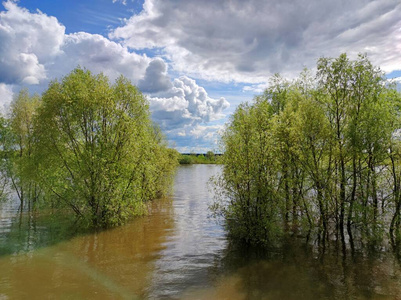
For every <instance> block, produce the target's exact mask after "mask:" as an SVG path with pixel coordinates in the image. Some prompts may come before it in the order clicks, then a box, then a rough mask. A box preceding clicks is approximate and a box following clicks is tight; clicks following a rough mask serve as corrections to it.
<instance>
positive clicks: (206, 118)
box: [149, 76, 230, 131]
mask: <svg viewBox="0 0 401 300" xmlns="http://www.w3.org/2000/svg"><path fill="white" fill-rule="evenodd" d="M149 100H150V104H151V106H150V107H151V110H152V112H153V116H154V118H155V119H156V120H157V121H158V122H159V123H160V124H161V126H162V128H163V129H165V130H167V131H171V130H174V129H177V128H181V127H183V126H184V125H187V126H188V125H190V126H195V125H197V124H199V123H208V122H210V121H214V120H218V119H221V118H223V117H224V115H223V110H224V109H226V108H228V107H229V106H230V104H229V103H228V101H227V100H226V99H224V98H220V99H213V98H211V97H209V96H208V94H207V92H206V91H205V89H204V88H203V87H200V86H199V85H198V84H197V83H196V82H195V80H193V79H190V78H188V77H186V76H182V77H180V78H176V79H174V81H173V82H172V83H171V88H170V89H169V90H166V91H165V92H163V93H162V94H161V93H158V96H157V97H150V98H149Z"/></svg>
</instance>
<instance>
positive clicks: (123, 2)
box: [113, 0, 127, 5]
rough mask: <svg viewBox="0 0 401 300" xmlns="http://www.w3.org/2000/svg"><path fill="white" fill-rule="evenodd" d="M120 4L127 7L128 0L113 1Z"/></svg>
mask: <svg viewBox="0 0 401 300" xmlns="http://www.w3.org/2000/svg"><path fill="white" fill-rule="evenodd" d="M116 2H120V3H121V4H123V5H127V0H113V3H116Z"/></svg>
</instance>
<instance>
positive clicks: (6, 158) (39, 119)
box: [0, 68, 178, 226]
mask: <svg viewBox="0 0 401 300" xmlns="http://www.w3.org/2000/svg"><path fill="white" fill-rule="evenodd" d="M0 138H1V139H0V149H1V152H0V153H1V155H2V157H1V160H0V162H1V165H0V167H1V170H0V171H1V172H0V174H1V175H2V177H1V181H2V185H1V186H3V187H5V186H6V184H7V183H8V182H9V183H10V184H11V186H12V187H13V188H14V190H15V192H16V193H17V195H18V197H19V199H20V203H21V209H22V208H23V207H28V208H29V209H32V208H34V207H36V208H38V207H41V206H51V207H57V208H63V207H68V208H70V209H71V210H72V211H73V212H74V213H75V214H76V215H77V216H78V217H79V219H80V220H82V221H84V222H85V223H86V224H89V225H95V226H113V225H118V224H121V223H123V222H125V221H126V220H127V219H129V218H130V217H132V216H135V215H138V214H143V213H145V212H146V206H145V203H146V201H149V200H151V199H154V198H157V197H161V196H163V195H164V194H166V193H167V192H168V191H169V187H170V185H171V183H172V180H173V174H174V170H175V166H176V165H177V164H178V163H177V154H178V153H177V151H175V150H172V149H168V148H167V146H166V145H167V143H166V142H165V139H164V137H163V135H162V133H161V131H160V129H159V128H158V127H157V126H156V125H155V124H154V123H153V122H152V121H151V119H150V111H149V104H148V102H147V100H146V98H145V97H144V96H143V95H142V94H141V92H140V91H139V90H138V89H137V88H136V87H135V86H133V85H132V84H131V83H130V82H129V81H128V80H127V79H126V78H124V77H123V76H121V77H119V78H118V79H117V80H116V81H115V83H114V84H111V83H110V82H109V79H108V78H107V77H106V76H104V75H102V74H99V75H94V74H92V73H91V72H89V71H87V70H83V69H80V68H77V69H75V70H74V71H72V72H71V73H70V74H68V75H67V76H65V77H64V78H62V79H61V80H60V81H57V80H56V81H52V82H51V83H50V85H49V87H48V89H47V90H46V91H45V92H44V93H43V95H42V96H39V95H34V96H30V95H29V93H28V91H27V90H22V91H21V92H20V93H19V94H18V96H17V97H16V98H15V99H14V102H13V103H12V105H11V114H10V116H9V117H7V118H4V117H2V118H0ZM2 191H3V192H4V191H5V189H4V188H3V189H2Z"/></svg>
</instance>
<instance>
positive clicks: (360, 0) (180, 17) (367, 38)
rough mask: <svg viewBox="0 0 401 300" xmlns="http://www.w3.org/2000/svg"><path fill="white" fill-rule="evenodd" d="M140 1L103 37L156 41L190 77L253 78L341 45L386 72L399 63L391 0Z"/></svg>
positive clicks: (138, 45) (400, 40) (399, 6)
mask: <svg viewBox="0 0 401 300" xmlns="http://www.w3.org/2000/svg"><path fill="white" fill-rule="evenodd" d="M143 7H144V10H143V11H142V12H141V13H140V14H137V15H134V16H133V17H132V18H130V19H129V20H127V22H126V24H125V25H124V26H122V27H120V28H117V29H116V30H114V31H113V32H112V33H110V38H113V39H120V40H122V41H123V43H124V44H125V45H127V46H129V47H131V48H132V49H146V48H160V49H163V51H164V54H165V55H166V57H167V58H168V59H170V60H171V61H172V66H173V68H174V69H175V70H176V71H178V72H184V73H186V74H190V75H192V76H196V77H198V78H204V79H209V80H212V79H213V80H219V81H226V82H227V81H231V80H234V81H238V82H248V83H261V82H266V81H267V77H268V76H269V75H271V74H273V73H275V72H280V73H283V74H284V75H287V76H295V75H297V74H298V72H300V71H301V70H302V69H303V68H304V67H305V66H306V67H314V66H315V63H316V59H317V58H319V57H320V56H338V55H339V54H340V53H342V52H348V53H349V54H350V55H351V56H352V55H356V54H357V53H359V52H362V53H367V54H368V55H369V57H370V58H371V59H372V60H373V62H374V63H375V64H377V65H380V66H382V68H383V69H384V70H385V71H386V72H390V71H392V70H397V69H401V59H400V58H399V53H400V51H401V29H400V28H401V19H400V17H399V16H400V15H401V3H400V1H399V0H373V1H372V0H353V1H331V0H300V1H282V0H270V1H264V0H251V1H245V2H244V1H240V0H223V1H203V2H202V3H200V2H199V1H197V0H163V1H162V0H145V3H144V6H143Z"/></svg>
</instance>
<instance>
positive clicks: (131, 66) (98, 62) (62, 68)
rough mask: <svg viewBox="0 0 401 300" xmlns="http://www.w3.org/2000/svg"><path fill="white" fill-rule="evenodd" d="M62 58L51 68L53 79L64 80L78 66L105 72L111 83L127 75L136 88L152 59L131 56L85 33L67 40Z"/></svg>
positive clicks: (100, 37) (72, 35) (116, 44)
mask: <svg viewBox="0 0 401 300" xmlns="http://www.w3.org/2000/svg"><path fill="white" fill-rule="evenodd" d="M61 49H62V50H63V52H62V54H60V55H59V56H57V57H56V58H55V59H54V61H53V64H52V65H51V66H49V72H50V73H51V74H52V76H53V77H60V76H63V75H65V74H66V73H68V72H69V71H71V69H72V68H75V67H76V66H77V65H80V66H82V67H86V68H88V69H90V70H91V71H92V72H95V73H100V72H103V73H104V74H106V75H107V76H109V77H110V79H111V80H114V79H115V78H117V77H118V76H119V75H120V74H123V75H124V76H126V77H127V78H129V79H130V80H132V81H133V82H134V83H135V84H137V83H138V81H139V80H140V79H141V78H142V77H143V74H144V73H145V70H146V68H147V67H148V65H149V63H150V62H151V59H150V58H148V57H147V56H145V55H138V54H136V53H131V52H129V51H128V50H127V48H125V47H123V46H121V45H120V44H118V43H115V42H112V41H110V40H108V39H107V38H105V37H103V36H101V35H98V34H89V33H85V32H78V33H73V34H69V35H66V36H65V39H64V43H63V45H62V47H61Z"/></svg>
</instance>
